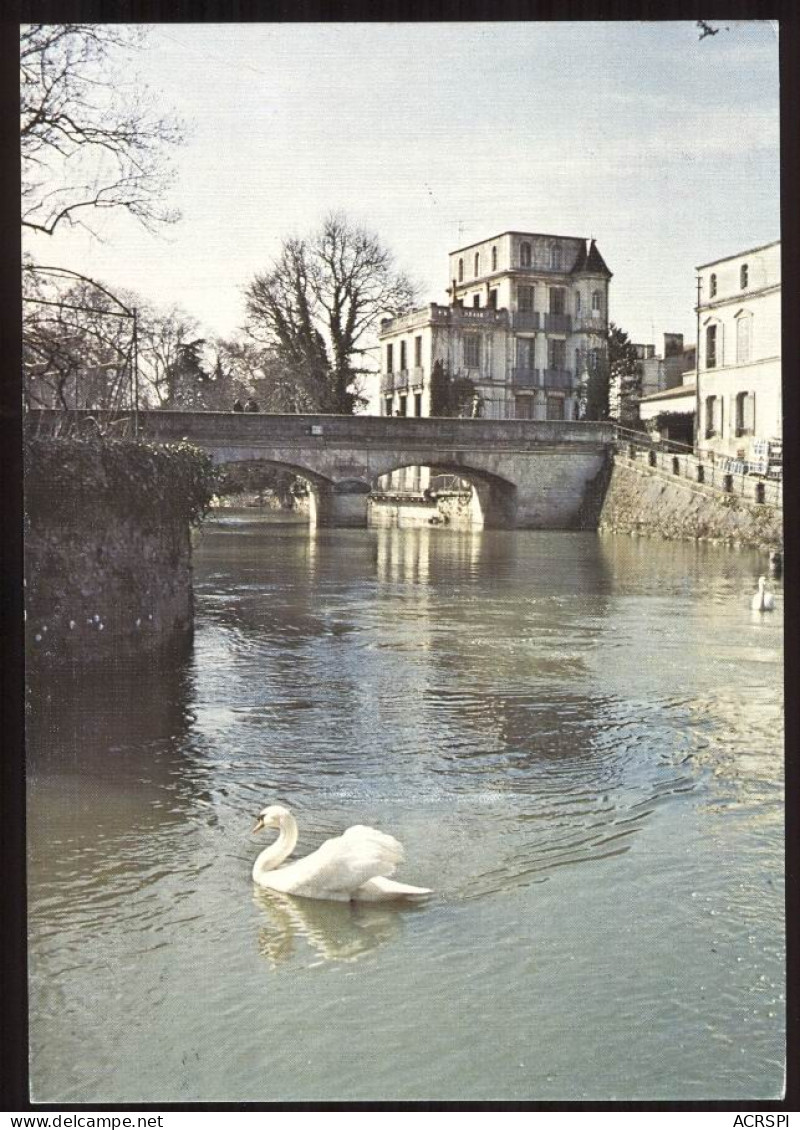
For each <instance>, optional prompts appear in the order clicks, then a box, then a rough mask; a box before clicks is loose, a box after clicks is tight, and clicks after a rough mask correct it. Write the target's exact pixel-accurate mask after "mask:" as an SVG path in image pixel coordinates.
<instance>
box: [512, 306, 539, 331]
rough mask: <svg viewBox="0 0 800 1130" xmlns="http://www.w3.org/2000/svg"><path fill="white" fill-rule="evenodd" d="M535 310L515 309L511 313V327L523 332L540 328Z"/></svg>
mask: <svg viewBox="0 0 800 1130" xmlns="http://www.w3.org/2000/svg"><path fill="white" fill-rule="evenodd" d="M539 317H540V316H539V312H538V311H537V310H516V311H514V313H513V314H512V315H511V326H512V329H515V330H519V331H522V332H524V331H525V330H528V331H530V330H538V329H540V328H541V326H540V321H539Z"/></svg>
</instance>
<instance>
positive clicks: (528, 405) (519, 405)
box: [514, 396, 533, 420]
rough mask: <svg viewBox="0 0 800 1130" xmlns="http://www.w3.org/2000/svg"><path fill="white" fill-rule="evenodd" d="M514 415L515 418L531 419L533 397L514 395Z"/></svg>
mask: <svg viewBox="0 0 800 1130" xmlns="http://www.w3.org/2000/svg"><path fill="white" fill-rule="evenodd" d="M514 416H515V418H516V419H517V420H532V419H533V397H532V396H515V397H514Z"/></svg>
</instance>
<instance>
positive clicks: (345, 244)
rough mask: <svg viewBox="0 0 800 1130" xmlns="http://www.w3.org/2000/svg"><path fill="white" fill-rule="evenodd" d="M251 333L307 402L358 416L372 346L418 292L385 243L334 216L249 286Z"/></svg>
mask: <svg viewBox="0 0 800 1130" xmlns="http://www.w3.org/2000/svg"><path fill="white" fill-rule="evenodd" d="M246 293H247V315H248V329H249V332H250V333H251V335H252V336H253V338H254V340H257V341H260V342H261V343H263V344H266V345H269V346H271V347H273V348H274V350H275V351H276V354H277V356H278V357H279V359H280V361H281V362H282V364H283V366H284V371H285V373H286V375H287V378H288V379H290V380H291V381H292V382H293V383H294V385H295V386H296V387H297V389H298V392H299V394H300V399H301V400H302V401H304V402H305V401H307V402H309V406H310V407H313V408H315V409H316V410H317V411H321V412H344V413H349V412H352V411H353V409H354V407H355V405H356V403H357V402H358V400H359V399H360V396H359V393H360V378H362V377H363V375H364V373H366V372H368V371H369V370H368V369H366V368H365V366H364V363H363V361H364V354H365V352H366V349H365V346H366V343H367V340H368V337H369V334H370V332H371V331H373V330H374V329H375V327H376V325H377V322H378V319H379V318H381V317H382V316H389V315H393V314H400V313H403V312H404V311H405V310H407V309H409V307H410V306H411V304H412V302H413V300H414V298H415V296H416V292H415V288H414V286H413V284H412V283H411V282H410V280H409V279H408V277H407V276H406V275H405V274H403V273H402V272H401V271H398V270H397V269H396V267H395V264H394V258H393V256H392V253H391V252H390V251H389V250H388V249H387V248H386V247H384V246H383V245H382V244H381V242H380V240H379V238H378V237H377V236H376V235H374V234H373V233H371V232H368V231H365V230H364V229H363V228H360V227H357V226H355V225H353V224H351V223H350V222H349V221H348V220H347V218H346V217H345V216H344V215H342V214H341V213H332V214H331V215H329V216H328V217H327V218H326V220H325V221H324V223H323V225H322V228H321V229H320V231H318V232H317V233H315V234H314V235H312V236H310V237H309V238H307V239H287V240H286V241H285V242H284V244H283V247H282V249H281V253H280V255H279V257H278V259H277V261H276V262H275V264H274V266H273V267H272V269H271V270H269V271H267V272H265V273H264V274H259V275H256V277H255V278H254V279H253V280H252V282H251V283H250V284H249V286H248V287H247V292H246Z"/></svg>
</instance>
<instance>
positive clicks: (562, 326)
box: [544, 314, 572, 334]
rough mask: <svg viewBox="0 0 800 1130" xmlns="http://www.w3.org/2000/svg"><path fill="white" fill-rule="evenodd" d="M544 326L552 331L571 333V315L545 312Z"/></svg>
mask: <svg viewBox="0 0 800 1130" xmlns="http://www.w3.org/2000/svg"><path fill="white" fill-rule="evenodd" d="M544 328H545V329H546V330H551V331H552V332H553V333H567V334H568V333H571V332H572V315H571V314H545V316H544Z"/></svg>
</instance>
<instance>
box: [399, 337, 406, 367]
mask: <svg viewBox="0 0 800 1130" xmlns="http://www.w3.org/2000/svg"><path fill="white" fill-rule="evenodd" d="M406 361H407V358H406V343H405V342H404V341H401V342H400V372H401V373H402V372H403V371H404V370H405V369H406V368H407V364H406Z"/></svg>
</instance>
